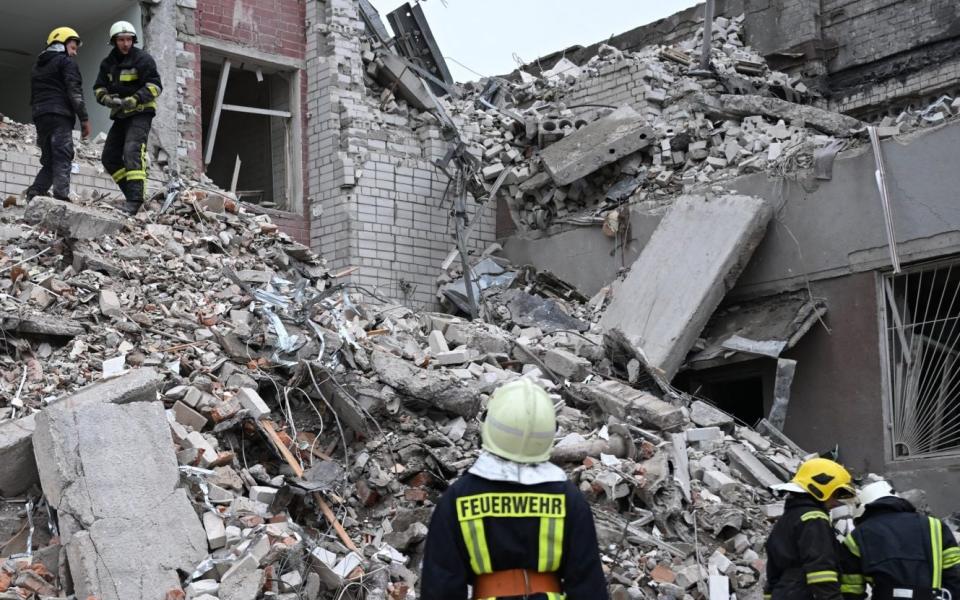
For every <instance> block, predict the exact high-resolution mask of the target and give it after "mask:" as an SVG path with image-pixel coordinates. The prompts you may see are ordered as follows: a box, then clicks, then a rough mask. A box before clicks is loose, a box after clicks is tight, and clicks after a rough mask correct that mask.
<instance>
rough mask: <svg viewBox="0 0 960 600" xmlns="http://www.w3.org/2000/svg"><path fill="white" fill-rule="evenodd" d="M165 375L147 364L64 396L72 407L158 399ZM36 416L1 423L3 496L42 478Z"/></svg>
mask: <svg viewBox="0 0 960 600" xmlns="http://www.w3.org/2000/svg"><path fill="white" fill-rule="evenodd" d="M162 381H163V375H161V374H160V373H158V372H157V371H156V370H155V369H153V368H150V367H146V368H143V369H134V370H131V371H128V372H127V373H125V374H124V375H122V376H120V377H115V378H113V379H107V380H104V381H98V382H97V383H94V384H92V385H88V386H87V387H85V388H82V389H80V390H78V391H77V392H76V393H74V394H71V395H70V396H67V397H65V398H63V399H62V400H60V401H57V402H58V403H59V402H62V403H65V404H66V405H68V406H74V407H78V406H84V405H87V404H90V403H93V402H111V403H113V404H126V403H128V402H141V401H150V400H156V398H157V390H158V389H159V387H160V383H161V382H162ZM35 430H36V415H29V416H26V417H23V418H22V419H17V420H16V421H7V422H5V423H2V424H0V496H16V495H17V494H21V493H23V492H25V491H27V490H28V489H29V488H30V486H32V485H34V484H35V483H37V482H38V481H39V479H38V475H37V463H36V461H35V460H34V458H33V432H34V431H35Z"/></svg>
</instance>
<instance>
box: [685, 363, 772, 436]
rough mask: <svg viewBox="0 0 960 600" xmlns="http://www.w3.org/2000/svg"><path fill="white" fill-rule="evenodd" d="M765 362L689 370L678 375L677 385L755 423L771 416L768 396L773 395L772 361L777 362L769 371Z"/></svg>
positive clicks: (741, 418) (749, 422) (752, 423)
mask: <svg viewBox="0 0 960 600" xmlns="http://www.w3.org/2000/svg"><path fill="white" fill-rule="evenodd" d="M764 362H765V361H762V360H753V361H749V362H747V363H740V364H736V365H730V366H726V367H716V368H713V369H705V370H703V371H686V372H683V373H681V374H680V375H678V376H677V378H676V380H675V381H674V385H676V386H677V387H678V388H679V389H681V390H683V391H685V392H688V393H690V394H693V395H695V396H697V397H698V398H702V399H704V400H706V401H708V402H710V403H711V404H713V405H714V406H716V407H717V408H719V409H721V410H723V411H725V412H727V413H730V414H731V415H733V416H735V417H736V418H737V419H739V420H740V421H742V422H743V423H746V424H747V425H751V426H752V425H755V424H756V423H757V422H758V421H759V420H760V419H762V418H764V417H766V416H767V414H766V411H767V407H768V406H769V402H768V401H767V397H768V395H772V389H773V388H772V386H773V375H774V373H773V372H772V369H775V363H773V362H772V361H771V363H772V364H773V366H772V367H771V373H769V374H768V373H766V372H765V366H766V365H764V364H763V363H764ZM768 379H769V383H768V382H767V380H768ZM768 388H769V391H768Z"/></svg>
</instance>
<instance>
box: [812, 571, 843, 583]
mask: <svg viewBox="0 0 960 600" xmlns="http://www.w3.org/2000/svg"><path fill="white" fill-rule="evenodd" d="M837 581H838V576H837V572H836V571H813V572H810V573H807V583H808V584H809V583H836V582H837Z"/></svg>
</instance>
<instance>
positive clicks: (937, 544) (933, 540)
mask: <svg viewBox="0 0 960 600" xmlns="http://www.w3.org/2000/svg"><path fill="white" fill-rule="evenodd" d="M927 518H928V519H929V520H930V549H931V550H932V552H933V554H932V556H933V589H940V587H941V585H942V582H943V528H942V526H941V524H940V519H937V518H934V517H927Z"/></svg>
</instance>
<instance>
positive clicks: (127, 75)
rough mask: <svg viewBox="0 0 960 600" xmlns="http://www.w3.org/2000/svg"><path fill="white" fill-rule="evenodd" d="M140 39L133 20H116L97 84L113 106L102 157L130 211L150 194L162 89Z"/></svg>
mask: <svg viewBox="0 0 960 600" xmlns="http://www.w3.org/2000/svg"><path fill="white" fill-rule="evenodd" d="M136 43H137V30H136V29H134V27H133V25H132V24H130V23H128V22H126V21H117V22H116V23H114V24H113V26H112V27H110V45H111V46H113V50H111V51H110V54H108V55H107V57H106V58H104V59H103V61H102V62H101V63H100V73H99V75H97V81H96V83H94V86H93V91H94V94H95V95H96V97H97V102H99V103H100V104H102V105H103V106H106V107H108V108H109V109H110V118H111V119H113V125H112V126H111V127H110V131H109V132H108V133H107V140H106V141H105V142H104V144H103V155H102V156H101V157H100V161H101V162H102V163H103V166H104V168H105V169H106V170H107V173H109V174H110V175H111V176H112V177H113V180H114V181H115V182H116V183H117V185H118V186H119V187H120V191H122V192H123V195H124V198H125V199H126V202H125V203H124V206H123V209H124V210H125V211H126V212H127V213H128V214H131V215H134V214H136V213H137V211H139V210H140V206H141V205H142V204H143V201H144V199H145V198H146V189H147V137H148V136H149V135H150V126H151V124H152V122H153V117H154V115H156V114H157V97H158V96H159V95H160V92H161V89H162V88H161V85H160V73H159V72H158V71H157V63H156V62H155V61H154V60H153V57H152V56H150V55H149V54H148V53H147V52H146V51H144V50H141V49H140V48H137V47H136V46H135V45H134V44H136Z"/></svg>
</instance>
